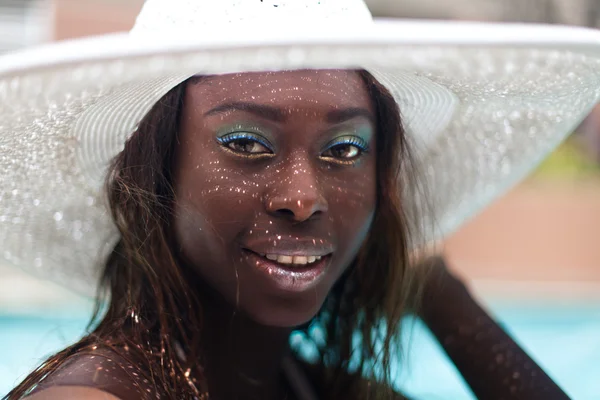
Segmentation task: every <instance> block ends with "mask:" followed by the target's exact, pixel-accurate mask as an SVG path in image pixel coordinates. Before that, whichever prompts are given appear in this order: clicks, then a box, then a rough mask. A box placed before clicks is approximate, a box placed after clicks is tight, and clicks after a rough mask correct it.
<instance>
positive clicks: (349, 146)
mask: <svg viewBox="0 0 600 400" xmlns="http://www.w3.org/2000/svg"><path fill="white" fill-rule="evenodd" d="M367 150H368V145H367V143H366V142H365V141H364V140H363V139H361V138H359V137H357V136H343V137H340V138H337V139H335V140H333V141H332V142H330V143H329V144H328V145H327V150H325V151H324V152H323V154H322V155H321V157H322V158H325V159H331V160H332V161H337V162H354V161H356V160H357V159H359V158H360V156H362V155H363V153H365V152H367Z"/></svg>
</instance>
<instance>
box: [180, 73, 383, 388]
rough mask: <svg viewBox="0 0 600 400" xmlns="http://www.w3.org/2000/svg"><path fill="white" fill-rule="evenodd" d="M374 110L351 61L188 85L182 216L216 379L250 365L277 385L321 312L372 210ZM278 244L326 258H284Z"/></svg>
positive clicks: (184, 248) (219, 383) (184, 256)
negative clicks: (291, 344)
mask: <svg viewBox="0 0 600 400" xmlns="http://www.w3.org/2000/svg"><path fill="white" fill-rule="evenodd" d="M374 115H375V110H374V107H373V104H372V102H371V98H370V97H369V94H368V92H367V90H366V87H365V85H364V83H363V81H362V80H361V78H360V76H359V75H358V74H357V73H356V72H353V71H294V72H291V71H290V72H275V73H244V74H237V75H224V76H213V77H206V78H201V79H200V80H199V81H198V82H196V83H194V84H191V85H189V86H188V89H187V92H186V96H185V101H184V107H183V113H182V121H181V129H180V132H179V140H178V145H177V150H176V160H177V161H176V165H174V187H175V192H176V205H175V213H174V224H173V226H174V228H173V229H174V234H175V238H176V242H177V244H178V247H179V254H178V256H179V257H180V258H181V260H183V264H184V267H185V268H191V269H192V270H193V271H196V272H197V276H199V277H200V279H199V281H201V282H203V283H204V286H202V285H201V287H202V288H203V289H202V291H203V292H204V293H203V294H201V295H203V296H204V298H205V302H210V305H208V304H207V307H206V311H205V312H206V314H207V316H206V320H207V324H210V325H211V329H207V330H204V332H205V334H204V335H205V336H204V337H203V338H202V341H203V342H205V343H210V346H207V347H209V348H207V349H206V354H207V363H206V365H209V366H210V365H213V368H209V369H208V370H207V373H208V379H209V383H211V381H212V390H211V392H212V393H214V394H219V393H221V394H222V396H223V397H224V398H225V397H226V396H229V395H234V392H235V391H236V390H241V389H233V388H232V386H235V385H231V382H232V381H236V380H239V379H241V380H243V381H249V382H255V381H260V382H263V384H262V385H259V386H260V387H261V388H260V389H256V390H258V392H257V393H258V394H260V395H261V396H263V398H267V397H270V396H275V397H276V395H275V394H276V393H278V390H279V389H280V388H278V385H277V384H274V385H273V387H270V388H268V389H267V387H268V386H269V385H268V384H266V382H273V381H276V380H274V376H276V375H277V371H279V368H280V364H279V363H280V360H281V357H282V356H283V354H284V353H285V351H286V349H287V338H288V336H289V333H290V332H291V329H292V328H293V327H295V326H298V325H300V324H303V323H305V322H307V321H309V320H310V319H311V318H313V317H314V316H315V315H316V313H317V312H318V310H319V309H320V307H321V305H322V304H323V302H324V300H325V298H326V297H327V294H328V293H329V291H330V290H331V288H332V287H333V285H334V284H335V282H336V280H337V279H338V278H339V277H340V276H341V275H342V274H343V272H344V271H345V270H346V269H347V268H348V267H349V266H350V265H351V263H352V260H353V259H354V258H355V257H356V255H357V253H358V251H359V250H360V248H361V245H362V244H363V242H364V240H365V238H366V236H367V233H368V231H369V228H370V225H371V223H372V220H373V216H374V213H375V204H376V172H375V165H376V164H375V160H376V143H375V136H376V135H375V126H376V122H375V117H374ZM268 254H271V255H272V254H275V255H282V254H283V255H290V258H291V256H292V255H296V256H299V257H301V258H299V259H296V261H298V260H299V262H301V263H303V262H306V261H312V259H311V258H309V257H314V256H316V255H320V256H322V258H321V260H320V261H318V260H317V261H314V262H313V263H307V265H289V264H287V265H286V264H285V263H283V265H282V263H280V262H279V260H281V259H278V260H268V259H267V258H266V255H268ZM263 255H264V257H263ZM303 257H304V258H303ZM271 258H273V257H271ZM283 261H285V259H283ZM288 261H289V260H288ZM280 267H281V268H280ZM233 316H235V318H233ZM224 332H227V335H224V334H223V333H224ZM224 336H226V338H225V337H224ZM224 353H227V354H229V355H228V356H227V357H228V358H227V357H225V356H224ZM213 357H214V361H215V362H214V363H211V362H210V360H211V358H213ZM217 360H218V361H217ZM230 365H236V366H237V369H236V373H233V372H231V371H230V368H229V366H230ZM232 374H233V375H232ZM246 383H247V382H246ZM240 387H241V386H240ZM247 389H248V388H247V387H246V388H245V389H244V390H247ZM232 390H233V391H234V392H231V391H232Z"/></svg>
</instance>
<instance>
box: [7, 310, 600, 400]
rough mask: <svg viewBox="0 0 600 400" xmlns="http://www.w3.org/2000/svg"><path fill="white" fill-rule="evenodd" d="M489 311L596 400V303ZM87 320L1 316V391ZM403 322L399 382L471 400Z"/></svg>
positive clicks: (599, 348) (420, 330) (427, 394)
mask: <svg viewBox="0 0 600 400" xmlns="http://www.w3.org/2000/svg"><path fill="white" fill-rule="evenodd" d="M488 307H489V308H490V309H491V310H492V312H493V313H494V314H495V315H496V317H497V318H498V319H499V320H500V321H502V323H503V324H504V325H505V327H506V328H507V329H508V330H509V331H510V332H511V333H512V334H513V335H514V336H515V337H516V339H517V341H518V342H520V343H521V344H522V345H523V346H524V347H525V348H526V349H527V350H528V352H529V353H530V354H531V355H532V356H533V357H534V358H535V359H536V360H537V361H538V362H539V363H540V364H542V365H543V366H544V368H545V369H546V370H547V371H548V372H549V374H550V375H551V376H552V377H553V378H554V379H556V381H557V382H558V383H559V384H560V385H561V386H562V387H563V388H564V389H565V390H566V391H567V392H568V393H569V395H570V396H571V397H572V398H573V399H576V400H592V399H593V400H597V399H600V379H598V376H600V302H597V303H585V304H584V303H572V304H544V305H540V304H534V303H516V302H515V303H507V302H495V303H494V302H492V303H490V304H489V305H488ZM86 322H87V321H86V320H85V314H83V313H82V312H81V311H79V312H77V313H73V314H71V315H66V314H61V315H58V314H50V313H47V314H46V315H29V316H10V315H4V316H0V394H2V395H3V394H5V393H7V392H8V390H9V389H10V388H11V387H12V386H13V385H14V383H15V382H16V381H17V379H19V377H23V375H24V374H26V373H27V372H28V371H29V370H30V369H31V368H32V367H33V366H35V365H36V364H37V363H38V361H39V360H40V358H41V357H43V356H44V355H47V354H49V353H50V352H52V351H55V350H58V349H60V348H61V347H63V346H64V345H66V344H68V343H70V342H72V341H73V340H74V339H76V338H77V337H78V336H79V335H81V333H82V332H83V330H84V328H85V325H86ZM406 325H407V327H408V328H409V329H406V330H405V337H404V340H405V348H406V349H407V354H406V356H405V361H404V362H403V363H402V364H401V365H399V368H398V370H399V371H400V372H399V374H398V376H397V379H398V381H397V382H398V385H399V386H400V387H401V388H403V389H404V391H405V392H406V393H407V394H409V395H411V396H412V397H414V398H416V399H422V400H438V399H450V400H463V399H464V400H471V399H473V397H472V395H470V393H469V392H468V390H467V389H466V388H465V386H464V384H463V383H462V381H461V379H460V377H459V376H458V374H457V372H456V371H455V370H454V368H453V366H452V365H451V364H450V363H449V362H448V360H447V359H446V358H445V356H444V355H443V354H442V353H441V351H440V349H439V347H438V346H437V344H436V343H435V342H434V341H433V340H432V338H431V336H430V335H429V333H428V331H427V330H426V329H425V328H424V327H423V326H421V325H420V324H419V323H416V324H415V323H413V322H412V321H410V320H407V321H406ZM424 360H426V362H421V361H424Z"/></svg>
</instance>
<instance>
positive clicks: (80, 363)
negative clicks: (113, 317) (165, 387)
mask: <svg viewBox="0 0 600 400" xmlns="http://www.w3.org/2000/svg"><path fill="white" fill-rule="evenodd" d="M149 397H150V398H158V396H157V393H156V392H155V389H154V386H153V385H152V383H151V382H150V380H149V379H147V378H146V376H145V374H143V372H142V371H141V370H140V368H139V367H138V366H137V365H135V364H133V363H132V362H130V361H128V360H127V359H126V358H125V357H123V356H121V355H120V354H117V353H116V352H114V351H112V350H109V349H97V350H94V351H91V352H85V353H80V354H76V355H74V356H72V357H70V358H69V359H67V360H66V361H65V362H64V363H63V364H62V365H61V366H60V367H59V368H57V369H56V370H55V371H54V372H52V373H51V374H50V375H48V376H47V377H46V378H45V379H44V380H43V381H42V382H40V384H39V385H38V386H37V387H36V388H35V390H34V391H33V393H32V394H31V395H30V396H29V397H27V398H26V399H27V400H53V399H57V400H58V399H65V400H71V399H72V400H75V399H93V400H130V399H141V398H149Z"/></svg>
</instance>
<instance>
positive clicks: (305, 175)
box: [265, 168, 328, 222]
mask: <svg viewBox="0 0 600 400" xmlns="http://www.w3.org/2000/svg"><path fill="white" fill-rule="evenodd" d="M265 202H266V204H265V208H266V209H267V212H268V213H269V214H270V215H273V216H276V217H279V218H287V219H290V220H292V221H294V222H303V221H307V220H309V219H310V218H312V217H314V216H316V215H319V214H323V213H326V212H327V209H328V205H327V200H326V199H325V197H324V196H323V194H322V193H321V191H320V190H319V185H318V182H317V179H316V177H315V174H314V172H313V171H311V170H310V169H298V168H292V171H291V173H290V174H285V176H279V177H278V178H277V179H276V182H275V183H274V184H273V185H272V186H271V188H270V191H269V193H268V194H267V196H266V197H265Z"/></svg>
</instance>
